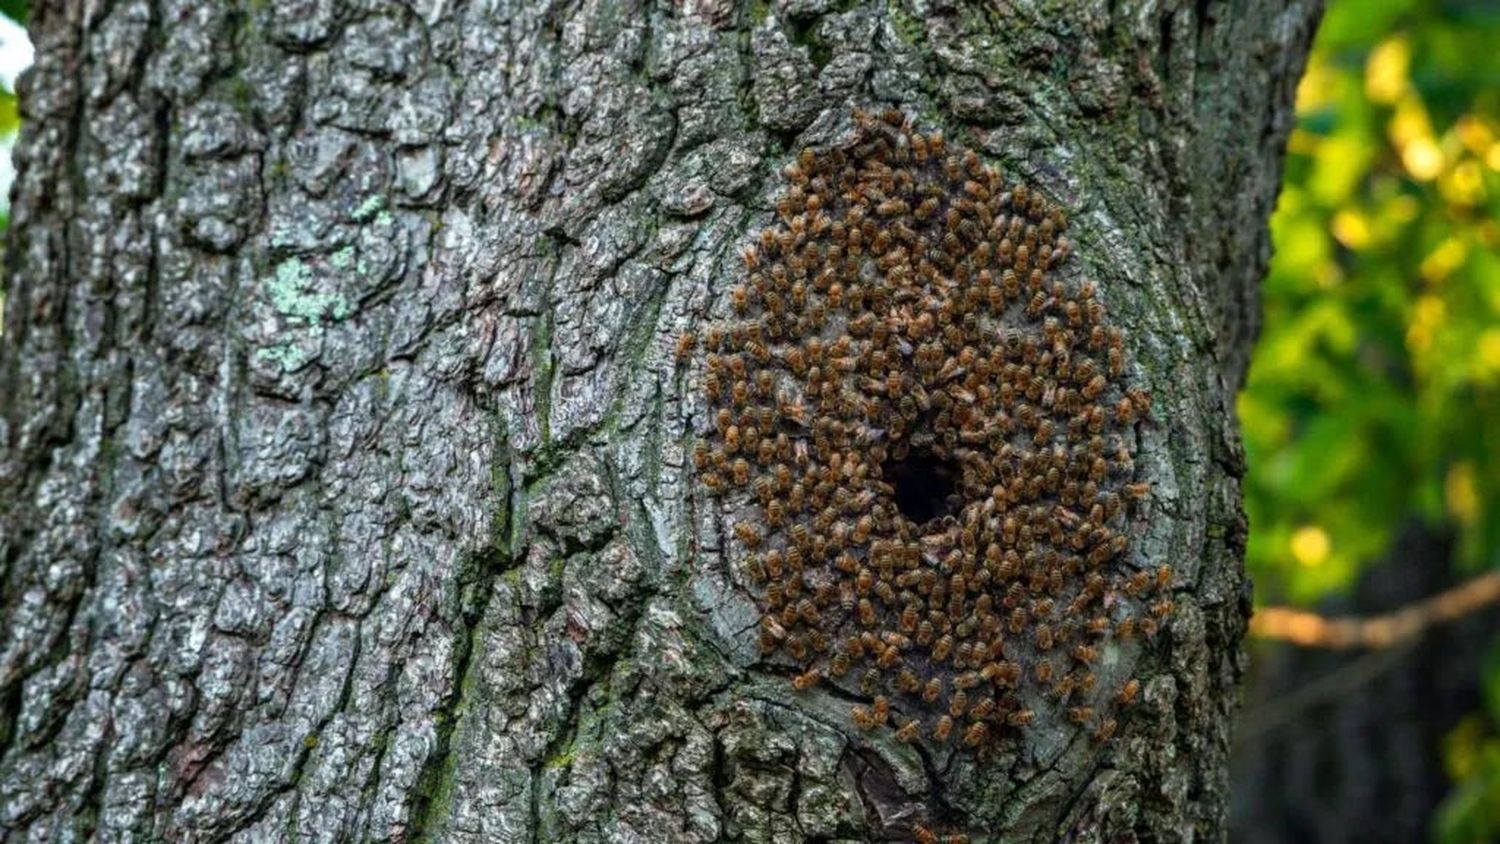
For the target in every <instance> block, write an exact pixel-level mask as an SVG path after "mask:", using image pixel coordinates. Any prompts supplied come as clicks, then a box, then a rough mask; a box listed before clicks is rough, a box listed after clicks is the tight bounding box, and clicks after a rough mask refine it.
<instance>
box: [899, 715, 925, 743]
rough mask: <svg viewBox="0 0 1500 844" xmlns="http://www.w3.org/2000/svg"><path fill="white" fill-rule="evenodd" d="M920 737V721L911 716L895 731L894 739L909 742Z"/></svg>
mask: <svg viewBox="0 0 1500 844" xmlns="http://www.w3.org/2000/svg"><path fill="white" fill-rule="evenodd" d="M921 737H922V722H921V721H918V720H917V719H915V718H913V719H911V720H910V721H907V722H906V723H905V724H904V725H902V727H901V728H900V729H899V730H897V731H896V740H897V741H901V742H904V743H906V744H911V743H913V742H915V741H917V740H918V739H920V738H921Z"/></svg>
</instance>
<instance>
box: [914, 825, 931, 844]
mask: <svg viewBox="0 0 1500 844" xmlns="http://www.w3.org/2000/svg"><path fill="white" fill-rule="evenodd" d="M911 837H912V839H913V840H915V841H916V842H917V844H938V837H937V833H935V832H933V831H932V830H930V829H928V828H927V827H925V826H922V825H921V824H912V827H911Z"/></svg>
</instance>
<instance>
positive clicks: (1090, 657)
mask: <svg viewBox="0 0 1500 844" xmlns="http://www.w3.org/2000/svg"><path fill="white" fill-rule="evenodd" d="M1073 658H1074V659H1076V660H1078V661H1079V662H1081V663H1083V664H1084V665H1092V664H1093V663H1094V662H1095V661H1096V660H1097V659H1099V649H1098V648H1095V647H1092V646H1090V645H1077V646H1075V647H1074V648H1073Z"/></svg>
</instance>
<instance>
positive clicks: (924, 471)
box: [880, 451, 959, 525]
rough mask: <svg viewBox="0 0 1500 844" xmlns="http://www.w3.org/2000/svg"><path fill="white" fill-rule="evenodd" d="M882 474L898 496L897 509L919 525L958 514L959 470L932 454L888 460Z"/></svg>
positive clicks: (956, 466)
mask: <svg viewBox="0 0 1500 844" xmlns="http://www.w3.org/2000/svg"><path fill="white" fill-rule="evenodd" d="M880 474H881V476H882V477H884V478H885V482H886V483H888V484H890V485H891V488H892V489H894V490H895V493H896V509H898V510H900V511H901V515H903V516H905V517H906V518H908V519H911V520H912V521H913V522H916V523H917V524H919V525H920V524H924V523H926V522H930V521H932V520H933V519H940V518H942V517H943V516H950V515H953V514H955V513H957V512H958V509H959V508H958V496H957V495H956V494H955V492H956V491H957V489H958V479H959V467H958V464H957V463H955V462H954V461H952V460H947V459H945V458H943V457H941V456H939V455H937V454H934V453H932V452H930V451H913V452H912V453H911V454H909V455H907V456H906V457H905V458H903V459H901V460H887V461H886V462H885V463H884V464H883V465H882V466H881V467H880Z"/></svg>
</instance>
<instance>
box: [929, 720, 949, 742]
mask: <svg viewBox="0 0 1500 844" xmlns="http://www.w3.org/2000/svg"><path fill="white" fill-rule="evenodd" d="M952 733H953V719H952V718H951V717H949V716H947V715H942V716H939V717H938V719H937V723H935V724H933V726H932V737H933V738H934V739H936V740H938V741H940V742H945V741H947V740H948V736H949V735H951V734H952Z"/></svg>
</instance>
